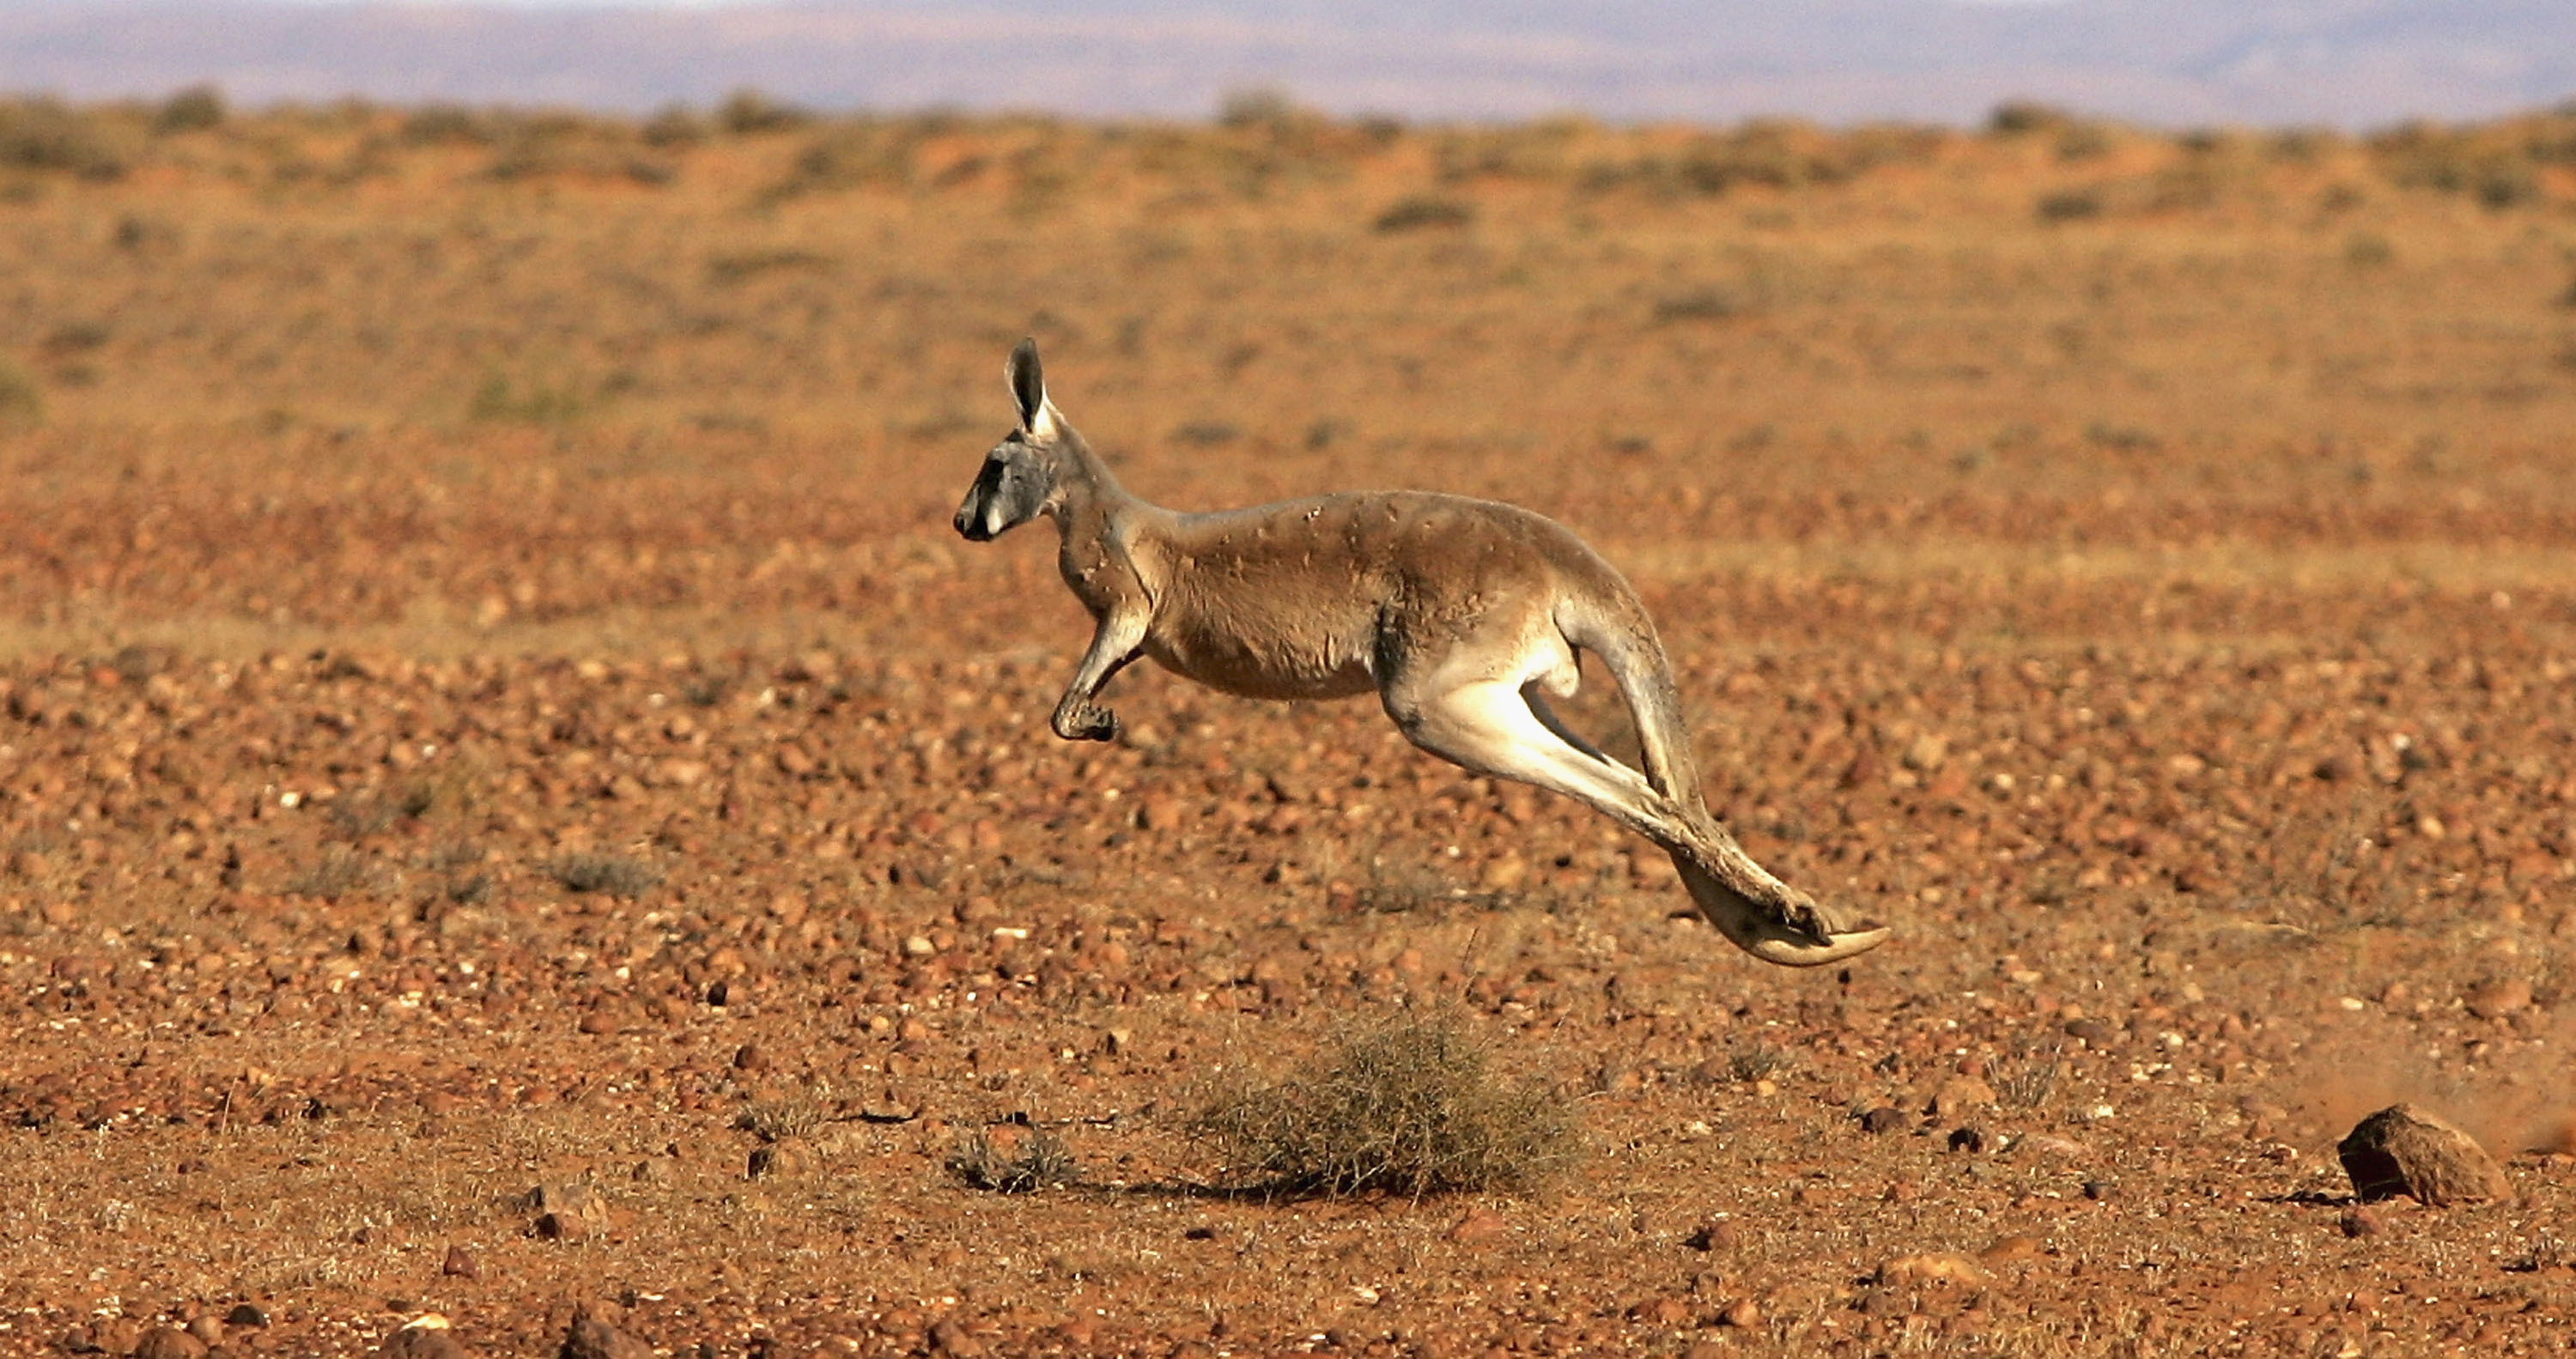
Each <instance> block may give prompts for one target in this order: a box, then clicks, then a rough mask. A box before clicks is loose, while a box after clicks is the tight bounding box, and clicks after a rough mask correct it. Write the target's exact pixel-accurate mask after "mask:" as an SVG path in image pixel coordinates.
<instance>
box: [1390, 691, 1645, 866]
mask: <svg viewBox="0 0 2576 1359" xmlns="http://www.w3.org/2000/svg"><path fill="white" fill-rule="evenodd" d="M1534 697H1535V696H1534V695H1529V694H1525V693H1524V692H1523V689H1522V686H1521V685H1519V684H1517V683H1514V682H1513V681H1511V680H1509V679H1499V680H1474V681H1469V682H1467V683H1463V684H1457V685H1453V686H1447V687H1430V686H1426V687H1425V688H1423V689H1419V690H1416V689H1413V688H1410V687H1399V688H1395V689H1390V690H1389V691H1388V693H1387V694H1386V708H1387V715H1388V716H1390V717H1392V718H1394V719H1395V724H1396V726H1397V728H1398V729H1400V730H1401V731H1403V733H1404V735H1405V739H1407V740H1409V741H1411V742H1413V744H1415V745H1417V746H1419V747H1421V748H1422V749H1424V750H1426V751H1429V752H1430V753H1432V754H1434V755H1437V756H1439V757H1440V758H1442V759H1444V760H1447V761H1449V762H1450V763H1451V764H1454V765H1457V766H1459V767H1460V768H1463V769H1467V770H1471V771H1473V772H1475V773H1479V774H1489V775H1492V776H1494V777H1496V778H1505V779H1512V780H1514V781H1516V782H1520V783H1526V784H1530V785H1533V786H1535V787H1539V788H1544V789H1547V790H1548V791H1549V792H1552V793H1562V794H1564V795H1565V796H1567V797H1570V798H1573V799H1575V800H1576V801H1578V802H1581V803H1583V804H1585V805H1586V806H1589V807H1591V808H1592V809H1593V810H1594V811H1597V812H1599V813H1601V814H1602V815H1604V816H1607V817H1609V818H1610V819H1611V820H1613V821H1616V822H1618V823H1619V824H1620V825H1623V826H1626V827H1627V828H1628V829H1630V830H1633V831H1635V832H1637V833H1638V834H1640V835H1643V836H1645V837H1646V838H1648V839H1650V840H1653V841H1655V842H1656V843H1657V844H1660V845H1665V846H1668V847H1669V846H1672V845H1675V844H1680V843H1687V842H1688V839H1689V830H1688V827H1687V826H1686V825H1685V823H1684V822H1683V821H1682V820H1681V819H1680V818H1678V817H1676V816H1675V815H1674V813H1673V809H1672V808H1671V807H1670V806H1669V805H1668V804H1667V803H1666V802H1665V801H1664V799H1663V798H1662V797H1661V796H1660V795H1658V794H1657V793H1656V792H1655V790H1654V789H1653V788H1652V787H1650V786H1649V785H1648V784H1647V783H1646V778H1645V776H1644V775H1642V774H1640V773H1638V772H1637V771H1635V770H1633V769H1630V768H1628V767H1627V766H1626V765H1623V764H1620V763H1619V762H1618V761H1616V760H1612V759H1610V758H1609V757H1607V756H1605V755H1602V754H1601V753H1600V752H1599V751H1597V750H1592V749H1590V748H1589V746H1588V743H1587V744H1586V745H1585V746H1577V745H1575V744H1573V743H1571V742H1569V741H1568V740H1567V739H1566V737H1565V736H1563V735H1560V734H1559V733H1558V731H1556V730H1552V729H1551V726H1552V724H1550V723H1548V722H1546V721H1543V720H1541V718H1540V716H1539V714H1538V712H1537V711H1536V709H1535V705H1534V704H1533V702H1532V701H1531V700H1532V699H1533V698H1534ZM1578 739H1579V738H1578Z"/></svg>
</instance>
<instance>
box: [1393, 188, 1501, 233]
mask: <svg viewBox="0 0 2576 1359" xmlns="http://www.w3.org/2000/svg"><path fill="white" fill-rule="evenodd" d="M1475 220H1476V210H1475V209H1474V208H1472V207H1469V206H1468V205H1467V204H1465V203H1463V202H1460V201H1459V200H1457V199H1455V198H1443V197H1439V196H1436V195H1432V194H1415V195H1413V196H1412V197H1409V198H1402V199H1398V200H1396V201H1395V202H1393V203H1391V204H1388V205H1387V207H1386V209H1385V210H1384V211H1382V212H1380V213H1379V214H1378V215H1377V216H1376V217H1375V218H1373V219H1371V220H1370V222H1369V227H1370V229H1371V230H1374V231H1377V232H1379V233H1381V234H1388V235H1392V234H1395V233H1398V232H1406V231H1422V230H1425V229H1429V228H1438V227H1463V226H1465V225H1467V224H1468V223H1470V222H1473V221H1475Z"/></svg>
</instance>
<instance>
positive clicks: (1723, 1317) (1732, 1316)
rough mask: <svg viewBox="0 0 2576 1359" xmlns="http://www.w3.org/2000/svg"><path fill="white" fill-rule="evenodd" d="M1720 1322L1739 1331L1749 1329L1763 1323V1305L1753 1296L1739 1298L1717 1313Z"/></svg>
mask: <svg viewBox="0 0 2576 1359" xmlns="http://www.w3.org/2000/svg"><path fill="white" fill-rule="evenodd" d="M1717 1319H1718V1321H1719V1323H1720V1324H1722V1325H1727V1326H1732V1327H1734V1328H1736V1329H1737V1330H1739V1331H1749V1330H1752V1329H1753V1328H1754V1327H1756V1326H1759V1325H1761V1324H1762V1305H1761V1304H1760V1303H1757V1302H1755V1301H1754V1300H1753V1299H1751V1298H1738V1299H1737V1300H1736V1301H1734V1302H1733V1303H1730V1304H1728V1306H1727V1309H1726V1310H1725V1311H1723V1312H1720V1313H1718V1314H1717Z"/></svg>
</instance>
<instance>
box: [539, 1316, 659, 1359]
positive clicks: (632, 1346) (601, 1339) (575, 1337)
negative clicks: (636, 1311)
mask: <svg viewBox="0 0 2576 1359" xmlns="http://www.w3.org/2000/svg"><path fill="white" fill-rule="evenodd" d="M623 1320H624V1318H622V1317H620V1316H618V1315H617V1313H616V1311H615V1310H614V1309H612V1308H608V1307H605V1306H602V1305H599V1304H585V1305H584V1306H582V1307H581V1308H580V1309H579V1310H577V1311H575V1312H574V1313H573V1317H572V1329H571V1330H569V1331H568V1332H566V1333H565V1335H564V1343H563V1350H562V1355H561V1359H654V1355H653V1347H652V1346H651V1345H648V1344H646V1343H644V1341H643V1340H642V1339H641V1338H640V1337H638V1336H636V1335H635V1334H634V1333H633V1332H631V1331H628V1330H626V1329H624V1328H623V1327H622V1326H621V1325H620V1324H619V1323H620V1322H621V1321H623Z"/></svg>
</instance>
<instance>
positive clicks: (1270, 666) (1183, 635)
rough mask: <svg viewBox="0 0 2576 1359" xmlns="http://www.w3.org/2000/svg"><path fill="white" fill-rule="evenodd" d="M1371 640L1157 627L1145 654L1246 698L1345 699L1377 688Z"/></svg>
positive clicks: (1189, 676) (1166, 666)
mask: <svg viewBox="0 0 2576 1359" xmlns="http://www.w3.org/2000/svg"><path fill="white" fill-rule="evenodd" d="M1371 640H1372V639H1367V638H1359V637H1337V636H1320V637H1311V638H1285V637H1265V638H1251V639H1245V638H1238V637H1229V636H1221V635H1212V634H1210V633H1207V632H1202V631H1199V630H1197V629H1192V628H1187V627H1180V628H1164V627H1157V628H1156V629H1154V631H1153V632H1152V633H1150V634H1148V635H1147V637H1146V639H1145V654H1146V655H1148V656H1150V657H1152V658H1153V659H1154V661H1155V663H1156V664H1158V665H1160V666H1162V667H1163V668H1164V669H1166V670H1169V671H1171V672H1172V673H1173V674H1176V675H1180V676H1182V677H1184V678H1186V679H1193V680H1196V681H1198V682H1199V683H1201V684H1204V685H1206V686H1208V687H1209V688H1211V689H1221V690H1223V691H1225V692H1226V693H1229V694H1240V695H1242V696H1243V697H1245V698H1269V699H1296V698H1347V697H1349V696H1350V695H1353V694H1365V693H1369V692H1371V691H1372V690H1374V689H1376V688H1377V675H1376V669H1375V666H1374V665H1373V664H1372V663H1371V655H1370V652H1371V649H1372V648H1371Z"/></svg>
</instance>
